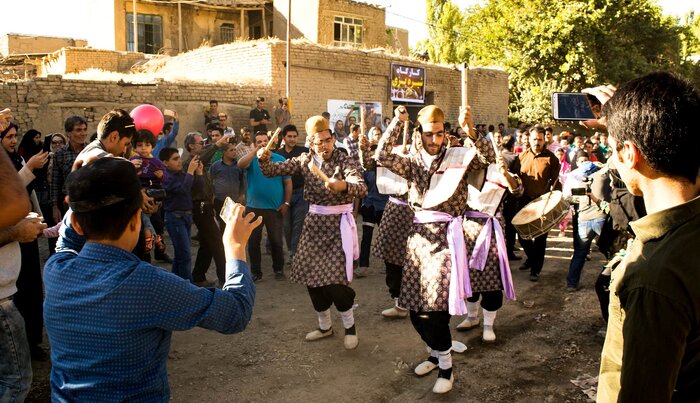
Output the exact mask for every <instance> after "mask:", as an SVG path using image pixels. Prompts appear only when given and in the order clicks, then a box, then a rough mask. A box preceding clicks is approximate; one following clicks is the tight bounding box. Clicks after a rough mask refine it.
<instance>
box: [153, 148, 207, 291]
mask: <svg viewBox="0 0 700 403" xmlns="http://www.w3.org/2000/svg"><path fill="white" fill-rule="evenodd" d="M158 157H159V158H160V159H161V161H163V164H164V165H165V168H166V170H167V174H166V176H165V178H166V180H165V182H163V187H164V188H165V192H166V195H165V201H164V202H163V210H165V227H166V228H167V229H168V234H169V235H170V239H171V240H172V241H173V249H175V258H174V259H173V268H172V272H173V273H175V274H177V275H178V276H180V277H182V278H184V279H187V280H190V281H192V252H191V251H190V238H191V231H192V190H193V189H195V187H202V186H204V180H203V179H202V171H203V169H204V167H203V166H202V163H201V162H200V161H199V158H198V157H196V156H195V157H193V158H192V160H191V161H190V164H189V165H188V166H187V172H182V165H181V162H180V153H179V152H178V151H177V150H176V149H174V148H164V149H163V150H161V152H160V155H158Z"/></svg>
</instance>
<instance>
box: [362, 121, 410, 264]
mask: <svg viewBox="0 0 700 403" xmlns="http://www.w3.org/2000/svg"><path fill="white" fill-rule="evenodd" d="M393 130H398V131H399V132H401V130H403V129H402V123H401V122H398V123H397V124H396V125H394V127H393ZM363 145H364V144H363V143H361V144H360V161H361V162H362V167H363V168H364V169H365V170H372V169H376V168H377V161H376V160H375V159H374V158H370V157H369V154H370V152H369V150H368V149H367V148H366V147H364V146H363ZM393 197H395V198H396V199H399V200H401V201H403V202H408V196H407V195H406V194H402V195H393ZM411 225H413V210H411V207H409V206H408V205H405V206H403V205H400V204H396V203H393V202H392V201H391V200H389V202H388V203H387V204H386V207H385V208H384V214H382V221H381V222H380V223H379V229H378V230H377V238H376V239H375V240H374V243H373V244H372V249H371V251H372V255H373V256H374V257H376V258H378V259H381V260H383V261H384V262H385V263H390V264H395V265H397V266H403V265H404V261H405V260H406V243H407V242H408V233H409V231H410V229H411Z"/></svg>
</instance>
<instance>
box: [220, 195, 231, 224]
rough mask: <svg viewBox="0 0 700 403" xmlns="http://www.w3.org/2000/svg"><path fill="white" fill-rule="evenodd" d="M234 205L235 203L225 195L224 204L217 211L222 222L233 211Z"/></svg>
mask: <svg viewBox="0 0 700 403" xmlns="http://www.w3.org/2000/svg"><path fill="white" fill-rule="evenodd" d="M234 205H235V203H234V202H233V200H231V198H230V197H228V196H227V197H226V200H224V206H223V207H222V208H221V212H219V217H221V219H222V220H224V222H226V221H227V220H228V219H229V217H230V216H231V214H232V213H233V207H234Z"/></svg>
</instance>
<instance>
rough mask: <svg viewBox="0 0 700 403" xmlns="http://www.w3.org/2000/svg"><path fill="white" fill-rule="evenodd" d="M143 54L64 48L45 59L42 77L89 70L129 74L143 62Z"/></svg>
mask: <svg viewBox="0 0 700 403" xmlns="http://www.w3.org/2000/svg"><path fill="white" fill-rule="evenodd" d="M143 60H145V59H144V55H143V53H133V52H131V53H129V52H117V51H113V50H102V49H90V48H63V49H60V50H57V51H56V52H54V53H51V54H50V55H47V56H46V57H44V59H43V60H42V63H41V73H40V75H41V76H43V77H46V76H48V75H56V74H58V75H62V74H66V73H78V72H80V71H84V70H87V69H102V70H105V71H115V72H128V71H129V70H130V69H131V66H133V65H134V64H136V63H138V62H140V61H143Z"/></svg>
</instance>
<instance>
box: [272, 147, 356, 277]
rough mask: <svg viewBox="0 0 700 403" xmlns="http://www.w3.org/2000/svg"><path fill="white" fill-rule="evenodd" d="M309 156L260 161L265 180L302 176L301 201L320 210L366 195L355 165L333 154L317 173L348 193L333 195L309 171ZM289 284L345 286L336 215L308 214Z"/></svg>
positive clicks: (334, 152) (342, 156)
mask: <svg viewBox="0 0 700 403" xmlns="http://www.w3.org/2000/svg"><path fill="white" fill-rule="evenodd" d="M312 159H313V153H311V152H308V153H304V154H302V155H300V156H298V157H294V158H291V159H288V160H286V161H284V162H275V163H272V162H270V161H269V160H267V161H260V169H261V170H262V172H263V174H264V175H265V176H280V175H285V176H287V175H289V176H293V175H303V176H304V200H306V201H308V202H309V203H310V204H317V205H320V206H337V205H342V204H349V203H352V202H353V199H354V198H356V197H357V198H360V197H365V196H366V195H367V185H365V182H364V180H363V179H362V174H361V172H362V169H361V168H360V164H359V162H357V161H356V160H354V159H352V158H350V157H348V156H347V155H346V154H344V153H342V152H340V151H338V150H334V151H333V154H332V156H331V158H330V160H328V161H323V164H322V165H321V168H320V169H321V171H323V173H325V174H326V175H327V176H328V177H329V178H330V177H334V178H336V179H342V180H345V181H346V182H347V184H348V190H347V192H344V193H335V192H333V191H331V190H328V189H326V188H325V187H324V183H323V180H322V179H321V178H319V177H318V176H316V175H315V174H313V173H312V172H311V170H309V162H310V161H311V160H312ZM289 278H290V280H291V281H293V282H295V283H299V284H303V285H305V286H307V287H322V286H325V285H331V284H345V285H347V284H349V283H348V280H347V277H346V275H345V253H344V252H343V245H342V241H341V236H340V215H339V214H335V215H320V214H313V213H309V214H308V215H307V216H306V219H304V227H303V229H302V231H301V238H300V239H299V245H298V246H297V252H296V254H295V255H294V261H293V262H292V272H291V274H290V277H289Z"/></svg>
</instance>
